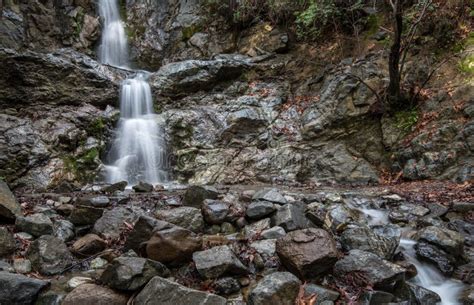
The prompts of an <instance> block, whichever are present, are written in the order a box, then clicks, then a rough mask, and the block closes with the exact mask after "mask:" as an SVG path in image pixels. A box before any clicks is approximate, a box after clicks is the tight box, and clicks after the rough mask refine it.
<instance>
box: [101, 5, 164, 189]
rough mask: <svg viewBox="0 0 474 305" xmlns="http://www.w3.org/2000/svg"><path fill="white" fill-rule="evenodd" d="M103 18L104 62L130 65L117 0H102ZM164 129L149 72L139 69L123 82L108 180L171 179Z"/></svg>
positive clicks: (150, 181)
mask: <svg viewBox="0 0 474 305" xmlns="http://www.w3.org/2000/svg"><path fill="white" fill-rule="evenodd" d="M99 12H100V15H101V17H102V18H103V28H104V29H103V32H102V43H101V45H100V48H99V58H100V60H101V62H102V63H105V64H109V65H113V66H117V67H125V68H126V67H128V48H127V38H126V35H125V29H124V25H123V23H122V21H121V20H120V15H119V11H118V5H117V0H100V1H99ZM164 142H165V141H164V139H163V130H162V128H161V126H160V125H159V124H158V122H157V116H156V115H155V114H154V112H153V99H152V95H151V89H150V85H149V84H148V82H147V73H146V72H138V73H137V75H136V76H135V77H134V78H131V79H126V80H125V81H124V82H123V83H122V88H121V95H120V120H119V123H118V129H117V134H116V138H115V140H114V141H113V143H112V147H111V150H110V152H109V156H108V159H109V161H110V163H109V165H106V166H105V169H106V180H107V182H108V183H115V182H119V181H127V182H128V183H129V184H136V183H138V182H139V181H145V182H148V183H152V184H156V183H160V182H164V181H166V180H167V173H166V171H165V170H164V168H165V167H166V163H165V161H166V154H165V148H164V147H165V145H164Z"/></svg>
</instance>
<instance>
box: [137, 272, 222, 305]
mask: <svg viewBox="0 0 474 305" xmlns="http://www.w3.org/2000/svg"><path fill="white" fill-rule="evenodd" d="M226 303H227V300H226V299H225V298H223V297H220V296H217V295H214V294H210V293H206V292H202V291H197V290H193V289H189V288H187V287H184V286H181V285H179V284H177V283H175V282H172V281H170V280H167V279H164V278H161V277H158V276H157V277H154V278H152V279H151V280H150V282H148V284H147V285H146V286H145V288H143V290H142V291H141V292H140V293H139V294H138V295H137V296H136V298H135V304H136V305H175V304H189V305H203V304H206V305H225V304H226Z"/></svg>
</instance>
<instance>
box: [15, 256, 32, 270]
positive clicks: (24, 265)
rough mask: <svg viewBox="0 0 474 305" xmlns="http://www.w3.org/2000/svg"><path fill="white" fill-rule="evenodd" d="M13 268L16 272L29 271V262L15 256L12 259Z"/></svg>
mask: <svg viewBox="0 0 474 305" xmlns="http://www.w3.org/2000/svg"><path fill="white" fill-rule="evenodd" d="M13 269H15V272H17V273H22V274H26V273H30V272H31V269H32V268H31V262H30V260H29V259H24V258H15V259H14V260H13Z"/></svg>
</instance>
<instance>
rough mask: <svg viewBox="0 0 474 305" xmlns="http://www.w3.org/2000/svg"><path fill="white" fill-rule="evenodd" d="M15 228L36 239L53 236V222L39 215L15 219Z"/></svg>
mask: <svg viewBox="0 0 474 305" xmlns="http://www.w3.org/2000/svg"><path fill="white" fill-rule="evenodd" d="M15 227H16V229H17V230H18V231H24V232H27V233H30V234H31V235H33V236H36V237H38V236H41V235H51V234H53V222H52V221H51V219H49V217H48V216H46V215H44V214H41V213H38V214H31V215H28V216H26V217H23V216H20V217H17V219H16V222H15Z"/></svg>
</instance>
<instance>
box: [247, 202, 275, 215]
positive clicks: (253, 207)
mask: <svg viewBox="0 0 474 305" xmlns="http://www.w3.org/2000/svg"><path fill="white" fill-rule="evenodd" d="M275 210H276V208H275V206H274V205H273V203H271V202H268V201H255V202H252V203H251V204H250V205H249V206H248V208H247V211H246V215H247V217H248V218H250V219H262V218H264V217H266V216H268V215H270V214H271V213H273V212H274V211H275Z"/></svg>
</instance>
